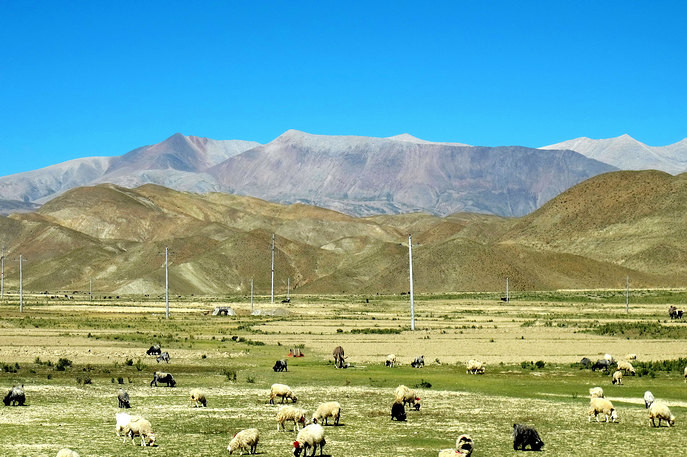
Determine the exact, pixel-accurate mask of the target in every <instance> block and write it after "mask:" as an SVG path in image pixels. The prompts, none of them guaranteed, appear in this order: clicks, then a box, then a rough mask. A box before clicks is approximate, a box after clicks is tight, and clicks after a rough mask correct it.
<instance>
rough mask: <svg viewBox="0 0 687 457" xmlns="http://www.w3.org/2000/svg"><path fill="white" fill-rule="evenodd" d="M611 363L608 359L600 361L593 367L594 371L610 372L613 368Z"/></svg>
mask: <svg viewBox="0 0 687 457" xmlns="http://www.w3.org/2000/svg"><path fill="white" fill-rule="evenodd" d="M611 365H612V364H611V362H609V361H608V360H606V359H599V360H597V361H596V362H594V364H593V365H592V371H596V370H604V371H608V370H609V369H610V368H611Z"/></svg>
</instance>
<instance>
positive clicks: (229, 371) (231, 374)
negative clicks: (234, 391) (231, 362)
mask: <svg viewBox="0 0 687 457" xmlns="http://www.w3.org/2000/svg"><path fill="white" fill-rule="evenodd" d="M222 374H223V375H224V376H226V377H227V381H229V382H236V370H234V369H233V368H224V369H223V370H222Z"/></svg>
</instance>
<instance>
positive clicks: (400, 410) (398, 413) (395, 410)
mask: <svg viewBox="0 0 687 457" xmlns="http://www.w3.org/2000/svg"><path fill="white" fill-rule="evenodd" d="M394 419H396V420H397V421H404V420H406V409H405V407H404V406H403V403H400V402H398V403H394V404H393V405H391V420H394Z"/></svg>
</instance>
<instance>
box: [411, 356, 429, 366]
mask: <svg viewBox="0 0 687 457" xmlns="http://www.w3.org/2000/svg"><path fill="white" fill-rule="evenodd" d="M410 366H411V367H413V368H422V367H424V366H425V356H424V355H421V356H420V357H415V360H413V361H412V362H410Z"/></svg>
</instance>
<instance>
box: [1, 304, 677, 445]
mask: <svg viewBox="0 0 687 457" xmlns="http://www.w3.org/2000/svg"><path fill="white" fill-rule="evenodd" d="M669 314H670V317H671V318H675V319H680V318H681V317H682V310H677V309H675V308H674V307H671V308H670V310H669ZM146 354H147V355H149V356H156V357H157V359H156V360H157V362H158V363H159V362H163V361H164V362H166V363H169V361H170V356H169V353H168V352H164V351H162V350H161V348H160V346H159V345H154V346H151V347H150V348H149V349H148V350H147V351H146ZM332 356H333V358H334V366H335V367H336V368H341V369H345V368H348V367H350V366H351V365H350V363H349V362H347V361H346V357H345V353H344V349H343V347H341V346H337V347H336V348H335V349H334V351H333V353H332ZM636 359H637V356H636V354H628V355H627V356H626V357H625V360H619V361H616V360H615V359H614V357H612V356H611V355H610V354H606V355H605V356H604V357H603V358H600V359H598V360H596V361H595V362H593V361H592V360H590V359H589V358H586V357H585V358H583V359H582V360H581V361H580V365H581V366H582V367H583V368H587V369H591V370H592V371H596V370H603V371H605V372H609V373H610V372H611V371H612V370H615V371H613V373H612V376H611V382H612V383H613V384H622V379H623V375H625V376H627V375H635V369H634V367H633V366H632V361H634V360H636ZM384 364H385V366H387V367H390V368H393V367H394V366H396V365H398V362H397V359H396V356H395V355H394V354H389V355H388V356H387V357H386V360H385V362H384ZM410 365H411V366H412V367H413V368H421V367H423V366H424V365H425V360H424V356H419V357H417V358H415V359H414V360H413V361H412V362H411V364H410ZM465 366H466V373H469V374H473V375H482V374H485V372H486V364H485V363H484V362H481V361H478V360H469V361H468V362H467V363H466V365H465ZM272 368H273V370H274V371H275V372H288V363H287V361H286V360H277V361H276V362H275V364H274V366H273V367H272ZM684 376H685V381H686V382H687V367H685V370H684ZM159 384H164V385H166V386H167V387H174V386H176V380H175V379H174V377H173V376H172V374H171V373H166V372H162V371H155V373H154V374H153V380H152V381H151V382H150V386H151V387H152V386H158V385H159ZM23 387H24V386H23V385H22V386H14V387H12V388H11V389H10V391H9V392H8V393H7V395H6V396H5V397H4V399H3V402H4V404H5V406H23V405H24V404H25V403H26V394H25V391H24V388H23ZM589 395H590V404H589V411H588V420H589V421H591V419H592V417H594V418H595V419H596V421H597V422H598V421H599V418H600V417H601V418H603V419H604V420H605V421H606V422H616V421H618V412H617V410H616V409H615V407H614V406H613V404H612V402H611V401H610V400H608V399H606V398H605V396H604V392H603V388H602V387H594V388H591V389H590V390H589ZM117 399H118V406H119V408H124V409H125V408H130V407H131V402H130V398H129V394H128V393H127V392H126V391H125V390H124V389H119V392H118V394H117ZM276 400H279V401H280V404H282V406H281V408H280V409H279V410H278V412H277V415H276V421H277V430H285V429H286V423H287V422H288V423H291V422H292V423H293V431H297V432H298V434H297V436H296V440H295V441H294V442H293V443H292V445H293V454H294V456H295V457H299V456H300V455H301V454H303V455H307V453H308V451H310V452H311V455H312V456H314V455H315V453H316V450H317V449H318V448H319V451H320V455H322V452H323V448H324V446H325V444H326V439H325V429H324V426H327V425H330V424H329V420H330V419H331V421H332V425H334V426H336V425H339V420H340V418H341V411H342V408H341V404H340V403H339V402H337V401H326V402H324V403H321V404H320V405H319V406H318V408H317V410H316V411H315V413H314V414H313V415H312V416H310V417H308V414H307V411H306V410H304V409H302V408H299V407H297V406H295V403H296V402H297V401H298V397H297V396H296V394H295V393H294V391H293V390H292V389H291V388H290V387H289V386H287V385H285V384H279V383H277V384H273V385H272V387H271V389H270V394H269V403H270V404H274V403H275V401H276ZM643 400H644V404H645V407H646V408H647V409H648V412H649V420H650V422H651V424H652V426H654V427H656V426H658V427H660V426H661V423H662V422H663V423H665V424H666V425H667V426H668V427H670V426H673V425H674V424H675V416H674V415H673V414H672V413H671V412H670V409H669V407H668V406H667V405H666V403H665V402H663V401H660V400H656V399H655V398H654V396H653V394H652V393H651V392H650V391H646V392H645V394H644V398H643ZM285 401H290V402H291V404H284V402H285ZM190 402H191V404H192V405H193V406H195V407H205V406H207V396H206V394H205V392H204V391H203V390H201V389H192V390H191V391H190ZM406 406H409V407H410V408H411V409H414V410H416V411H419V410H420V407H421V402H420V397H419V396H418V395H417V393H416V392H415V391H414V390H412V389H410V388H408V387H406V386H404V385H399V386H398V387H397V388H396V389H395V391H394V401H393V403H392V404H391V420H392V421H393V420H396V421H406V420H407V417H408V416H407V413H406V409H405V408H406ZM115 420H116V425H115V431H116V434H117V435H118V436H123V439H124V442H126V441H127V439H128V440H130V441H131V443H134V438H136V437H138V438H139V439H140V444H141V446H155V445H156V437H155V432H154V431H153V427H152V424H151V423H150V421H148V420H147V419H145V418H144V417H142V416H139V415H130V414H128V413H126V412H120V413H117V414H116V417H115ZM259 439H260V433H259V431H258V429H256V428H250V429H245V430H242V431H240V432H238V433H237V434H236V435H235V436H234V437H233V438H232V439H231V441H230V443H229V445H228V446H227V450H228V451H229V454H232V453H233V452H235V451H238V452H240V453H241V454H243V453H244V452H248V453H250V454H255V453H256V452H257V446H258V442H259ZM543 446H544V442H543V441H542V439H541V437H540V436H539V434H538V432H537V430H536V429H535V428H534V427H532V426H530V425H526V424H513V449H514V450H525V449H526V448H527V447H529V448H530V449H531V450H535V451H538V450H541V449H542V447H543ZM473 449H474V442H473V440H472V438H471V437H470V436H469V435H465V434H461V435H460V436H459V437H458V439H457V440H456V446H455V448H451V449H442V450H440V451H439V457H448V456H454V457H461V456H470V455H471V454H472V451H473ZM57 456H58V457H79V455H78V453H76V452H75V451H72V450H70V449H62V450H60V451H59V452H58V454H57Z"/></svg>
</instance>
